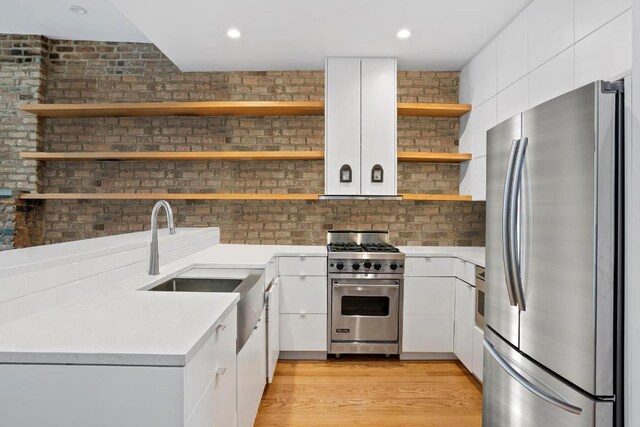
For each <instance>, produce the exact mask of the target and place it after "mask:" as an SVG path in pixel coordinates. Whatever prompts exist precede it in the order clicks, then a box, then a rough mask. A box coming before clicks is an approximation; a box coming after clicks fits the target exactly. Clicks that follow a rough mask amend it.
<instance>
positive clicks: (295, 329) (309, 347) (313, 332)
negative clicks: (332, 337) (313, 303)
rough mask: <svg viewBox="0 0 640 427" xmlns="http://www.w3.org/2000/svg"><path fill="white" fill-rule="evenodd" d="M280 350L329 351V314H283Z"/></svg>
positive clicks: (281, 318) (281, 317)
mask: <svg viewBox="0 0 640 427" xmlns="http://www.w3.org/2000/svg"><path fill="white" fill-rule="evenodd" d="M280 351H327V315H326V314H281V315H280Z"/></svg>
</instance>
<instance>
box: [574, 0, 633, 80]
mask: <svg viewBox="0 0 640 427" xmlns="http://www.w3.org/2000/svg"><path fill="white" fill-rule="evenodd" d="M614 3H615V2H614ZM631 38H632V35H631V10H628V11H627V12H625V13H624V14H623V15H620V16H618V17H617V18H616V19H614V20H613V21H611V22H609V23H608V24H606V25H605V26H604V27H602V28H601V29H600V30H598V31H596V32H595V33H593V34H590V35H589V36H587V37H586V38H584V39H582V40H581V41H580V42H578V43H576V47H575V49H576V61H575V64H576V81H575V86H576V87H580V86H584V85H586V84H588V83H590V82H592V81H594V80H611V79H613V78H617V77H621V75H622V74H626V73H630V72H631V57H632V53H631Z"/></svg>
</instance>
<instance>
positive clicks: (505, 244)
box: [502, 139, 520, 306]
mask: <svg viewBox="0 0 640 427" xmlns="http://www.w3.org/2000/svg"><path fill="white" fill-rule="evenodd" d="M519 146H520V140H519V139H514V140H513V141H512V142H511V150H510V151H509V162H508V163H507V173H506V174H505V178H504V194H503V199H502V264H503V265H504V279H505V283H506V284H507V294H508V295H509V304H511V305H513V306H515V305H517V304H518V303H517V300H516V297H515V292H514V290H513V281H512V277H513V273H512V271H511V262H510V260H509V258H510V256H511V252H512V251H511V247H510V241H511V239H510V238H509V236H510V234H511V225H510V222H509V221H510V215H509V208H510V206H511V193H512V191H511V187H512V183H513V164H514V162H515V160H516V154H517V153H518V147H519Z"/></svg>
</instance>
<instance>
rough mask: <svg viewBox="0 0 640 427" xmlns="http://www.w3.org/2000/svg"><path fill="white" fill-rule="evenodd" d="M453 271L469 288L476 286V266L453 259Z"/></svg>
mask: <svg viewBox="0 0 640 427" xmlns="http://www.w3.org/2000/svg"><path fill="white" fill-rule="evenodd" d="M453 271H454V274H455V276H456V277H457V278H458V279H460V280H464V281H465V282H467V283H468V284H470V285H471V286H475V285H476V266H475V264H472V263H470V262H467V261H463V260H461V259H458V258H455V259H454V260H453Z"/></svg>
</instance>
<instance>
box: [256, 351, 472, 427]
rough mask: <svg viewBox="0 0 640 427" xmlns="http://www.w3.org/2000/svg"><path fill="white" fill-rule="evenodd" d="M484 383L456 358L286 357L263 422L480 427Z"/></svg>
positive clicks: (272, 426) (317, 426)
mask: <svg viewBox="0 0 640 427" xmlns="http://www.w3.org/2000/svg"><path fill="white" fill-rule="evenodd" d="M481 424H482V386H481V385H480V383H478V381H477V380H476V379H475V378H474V377H473V376H472V375H471V374H470V373H469V372H468V371H467V370H466V369H465V368H464V367H463V366H462V364H460V363H459V362H455V361H420V362H413V361H398V360H385V359H380V358H378V357H376V358H368V357H357V358H356V357H344V358H343V359H340V360H335V359H332V360H327V361H280V362H278V366H277V368H276V376H275V378H274V381H273V383H272V384H270V385H269V387H268V388H267V390H266V391H265V394H264V396H263V399H262V402H261V404H260V409H259V411H258V417H257V420H256V423H255V426H257V427H264V426H269V427H276V426H277V427H286V426H296V427H297V426H305V427H306V426H314V427H321V426H332V427H333V426H385V427H386V426H389V427H394V426H398V427H399V426H402V427H413V426H415V427H418V426H419V427H427V426H434V427H435V426H438V427H442V426H447V427H456V426H460V427H473V426H480V425H481Z"/></svg>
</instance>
